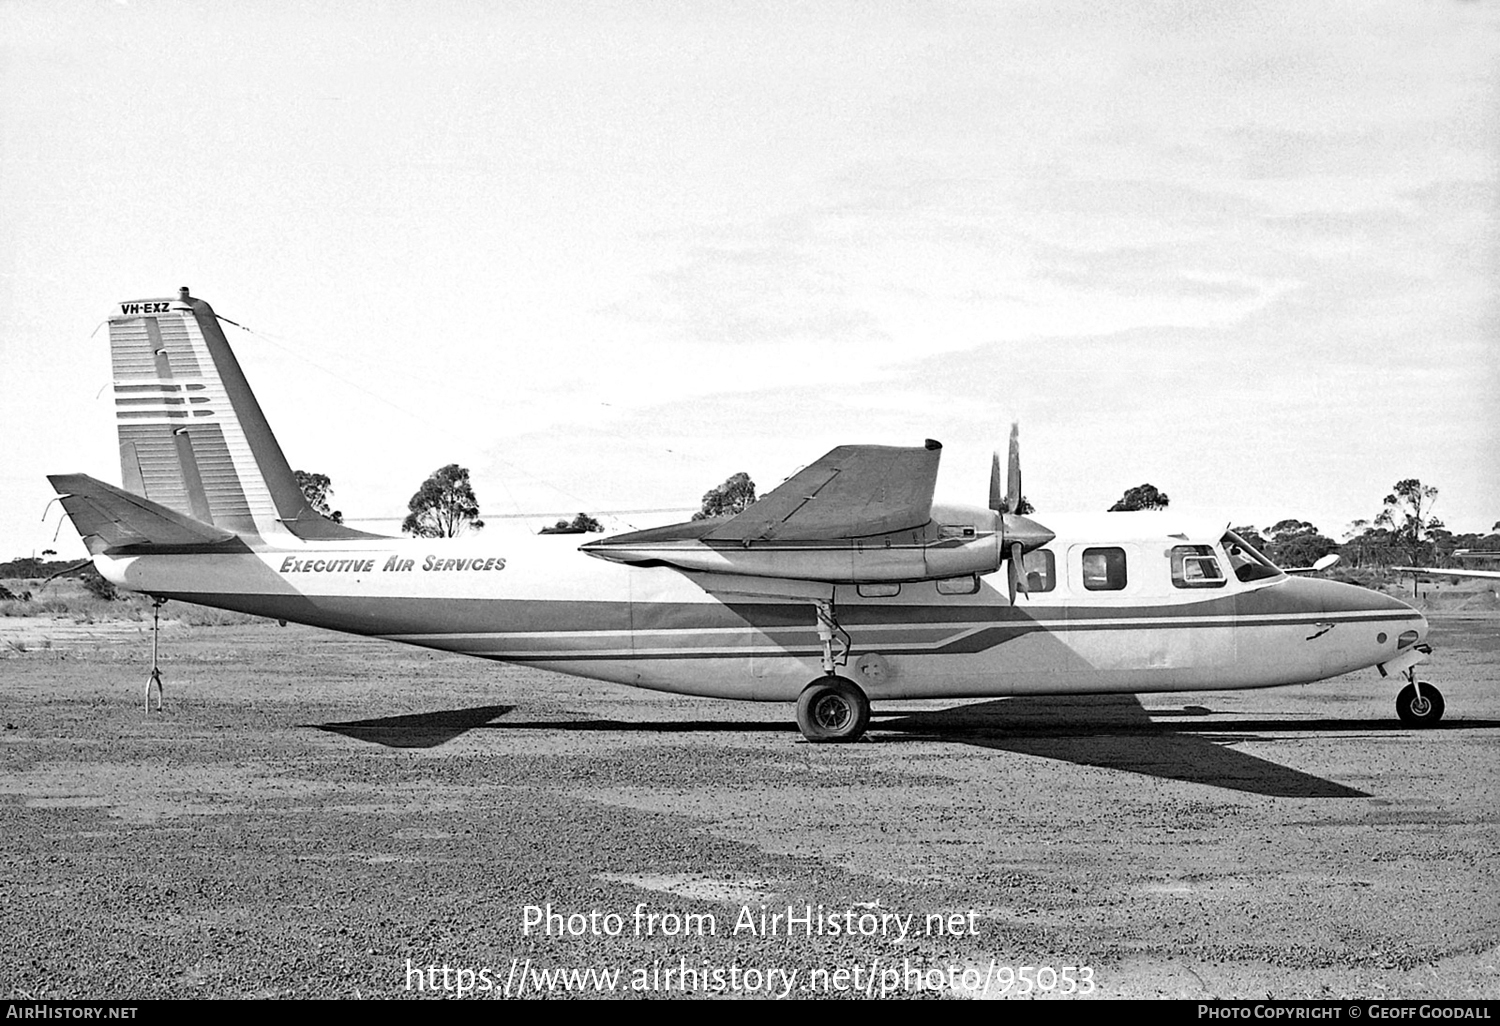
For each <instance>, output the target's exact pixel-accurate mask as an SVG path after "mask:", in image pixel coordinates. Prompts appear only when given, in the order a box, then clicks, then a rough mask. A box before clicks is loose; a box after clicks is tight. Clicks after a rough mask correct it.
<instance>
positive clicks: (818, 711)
mask: <svg viewBox="0 0 1500 1026" xmlns="http://www.w3.org/2000/svg"><path fill="white" fill-rule="evenodd" d="M816 605H817V610H818V640H820V641H821V642H822V643H823V676H821V677H819V678H818V679H817V680H815V681H813V682H812V683H811V684H809V685H808V686H807V687H806V688H804V689H803V691H802V695H801V697H800V698H798V699H797V726H798V727H799V728H800V729H801V731H802V736H803V737H805V738H807V739H808V740H809V741H812V742H822V741H858V740H859V738H860V736H861V735H863V734H864V732H865V728H867V727H868V726H869V725H870V699H869V698H868V697H867V696H866V695H865V693H864V691H863V690H862V689H861V688H860V686H859V685H858V684H856V683H854V681H852V680H850V679H849V678H847V677H840V676H839V675H838V673H837V668H838V667H840V666H843V665H844V664H845V663H846V662H848V660H849V634H848V632H847V631H845V630H844V629H843V628H842V627H840V626H839V622H838V619H837V618H836V617H835V616H834V613H833V603H832V602H818V603H816ZM835 640H837V641H838V643H839V648H840V651H839V652H838V654H837V655H835V654H834V651H833V643H834V641H835Z"/></svg>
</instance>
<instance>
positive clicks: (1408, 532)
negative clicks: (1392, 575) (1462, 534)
mask: <svg viewBox="0 0 1500 1026" xmlns="http://www.w3.org/2000/svg"><path fill="white" fill-rule="evenodd" d="M1437 494H1438V490H1437V488H1435V487H1433V486H1431V485H1424V484H1422V482H1421V481H1419V480H1417V479H1416V478H1414V477H1408V478H1407V479H1405V480H1404V481H1397V482H1396V485H1395V487H1394V488H1393V489H1392V490H1391V494H1390V495H1387V496H1386V497H1385V509H1383V510H1381V512H1380V515H1379V516H1378V517H1376V518H1375V523H1377V524H1379V525H1380V526H1382V527H1385V528H1388V529H1389V530H1390V532H1391V534H1392V536H1393V538H1394V541H1395V543H1396V544H1397V545H1399V546H1401V547H1402V548H1404V549H1406V551H1407V553H1408V554H1409V555H1410V557H1411V561H1412V562H1413V563H1416V562H1420V561H1421V559H1422V554H1421V550H1422V549H1423V548H1424V547H1425V543H1426V537H1425V536H1426V535H1427V534H1428V533H1429V532H1430V531H1434V530H1436V529H1438V528H1440V527H1442V526H1443V522H1442V521H1441V520H1439V519H1437V518H1436V517H1434V516H1433V515H1432V505H1433V503H1434V502H1435V501H1436V500H1437Z"/></svg>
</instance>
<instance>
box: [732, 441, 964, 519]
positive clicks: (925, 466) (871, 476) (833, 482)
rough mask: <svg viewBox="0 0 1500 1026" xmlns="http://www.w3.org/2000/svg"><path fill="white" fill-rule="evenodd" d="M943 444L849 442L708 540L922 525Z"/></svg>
mask: <svg viewBox="0 0 1500 1026" xmlns="http://www.w3.org/2000/svg"><path fill="white" fill-rule="evenodd" d="M942 448H943V447H942V445H941V444H940V443H938V442H934V441H932V440H931V439H928V441H927V444H926V445H924V446H921V447H920V448H916V447H914V448H901V447H897V446H889V445H841V446H839V447H838V448H837V449H834V450H833V451H832V452H830V453H828V455H826V456H824V457H823V458H822V459H820V460H818V461H817V462H816V463H813V464H812V465H811V466H808V467H806V468H805V469H803V470H801V471H799V472H798V473H797V474H795V475H793V476H792V477H791V478H790V479H788V480H787V481H786V482H785V483H783V484H781V485H780V486H778V487H776V488H774V489H772V490H771V491H770V492H769V493H768V494H767V495H766V496H765V497H764V498H762V499H760V500H759V501H758V502H756V504H755V505H753V506H751V507H750V508H749V509H747V510H745V511H744V512H743V513H740V514H738V515H737V516H735V517H733V518H731V519H730V520H728V521H727V522H725V523H723V524H720V525H718V526H717V527H715V528H714V529H713V530H712V531H710V532H708V534H706V535H705V536H704V540H706V541H738V542H750V541H771V540H776V541H833V540H838V539H843V538H861V537H865V536H867V535H872V534H887V533H889V532H892V531H904V530H908V529H911V528H917V527H922V526H923V525H925V524H926V523H927V522H928V521H929V520H930V519H932V490H933V487H934V486H935V485H936V484H937V471H938V458H939V456H940V455H941V454H942Z"/></svg>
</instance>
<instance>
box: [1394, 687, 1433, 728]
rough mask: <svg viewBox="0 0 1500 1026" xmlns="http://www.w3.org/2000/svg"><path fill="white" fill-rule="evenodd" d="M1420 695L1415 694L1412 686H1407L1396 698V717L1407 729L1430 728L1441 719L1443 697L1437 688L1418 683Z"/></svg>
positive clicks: (1415, 691)
mask: <svg viewBox="0 0 1500 1026" xmlns="http://www.w3.org/2000/svg"><path fill="white" fill-rule="evenodd" d="M1420 683H1421V685H1422V693H1421V694H1420V695H1418V694H1417V688H1416V685H1414V684H1408V685H1406V687H1404V688H1402V689H1401V694H1399V695H1397V696H1396V715H1397V716H1400V717H1401V722H1402V723H1404V724H1406V725H1407V726H1408V727H1430V726H1432V725H1433V724H1434V723H1436V722H1437V721H1438V720H1440V719H1442V718H1443V695H1442V692H1440V691H1438V689H1437V688H1435V687H1433V686H1432V685H1431V684H1429V683H1427V682H1426V681H1425V680H1424V681H1421V682H1420Z"/></svg>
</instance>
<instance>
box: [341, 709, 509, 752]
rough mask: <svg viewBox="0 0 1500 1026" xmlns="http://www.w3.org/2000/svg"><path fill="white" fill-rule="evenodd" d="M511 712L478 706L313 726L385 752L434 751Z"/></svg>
mask: <svg viewBox="0 0 1500 1026" xmlns="http://www.w3.org/2000/svg"><path fill="white" fill-rule="evenodd" d="M514 708H515V706H513V705H481V706H476V707H474V708H472V709H444V710H442V711H441V712H426V713H411V714H409V715H406V716H382V717H378V718H376V719H372V720H350V721H349V722H347V723H315V724H312V726H314V727H316V728H317V729H318V730H324V731H327V732H328V733H330V734H342V735H344V736H345V737H352V738H354V739H355V740H356V741H372V742H374V743H375V744H377V745H385V746H386V747H387V748H436V747H438V746H439V745H443V744H447V743H448V742H449V741H452V740H453V739H454V738H456V737H460V736H462V735H464V734H467V733H468V732H469V731H471V730H474V729H475V728H477V727H483V726H484V725H485V724H487V723H489V722H490V720H493V719H495V718H496V717H497V716H504V715H505V714H506V713H508V712H510V711H511V710H512V709H514Z"/></svg>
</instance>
